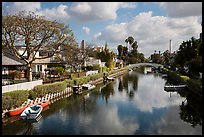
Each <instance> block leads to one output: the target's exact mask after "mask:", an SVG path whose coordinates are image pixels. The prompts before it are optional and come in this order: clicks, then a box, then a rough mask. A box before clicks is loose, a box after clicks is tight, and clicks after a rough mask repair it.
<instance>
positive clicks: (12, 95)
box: [2, 90, 30, 110]
mask: <svg viewBox="0 0 204 137" xmlns="http://www.w3.org/2000/svg"><path fill="white" fill-rule="evenodd" d="M29 92H30V90H15V91H11V92H6V93H3V94H2V109H3V110H5V109H11V108H14V107H19V106H21V105H22V103H23V102H24V101H26V100H27V99H28V96H29Z"/></svg>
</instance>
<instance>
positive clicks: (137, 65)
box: [128, 63, 163, 68]
mask: <svg viewBox="0 0 204 137" xmlns="http://www.w3.org/2000/svg"><path fill="white" fill-rule="evenodd" d="M140 66H152V67H155V68H158V67H163V65H161V64H157V63H137V64H129V66H128V67H129V68H136V67H140Z"/></svg>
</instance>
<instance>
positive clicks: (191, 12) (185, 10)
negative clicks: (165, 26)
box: [160, 2, 202, 17]
mask: <svg viewBox="0 0 204 137" xmlns="http://www.w3.org/2000/svg"><path fill="white" fill-rule="evenodd" d="M160 6H161V7H162V8H164V9H165V10H166V11H167V13H168V16H169V17H189V16H201V15H202V2H162V3H160Z"/></svg>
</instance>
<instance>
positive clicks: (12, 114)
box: [9, 106, 28, 116]
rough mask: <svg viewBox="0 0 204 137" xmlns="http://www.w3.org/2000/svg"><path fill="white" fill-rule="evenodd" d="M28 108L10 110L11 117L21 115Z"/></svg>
mask: <svg viewBox="0 0 204 137" xmlns="http://www.w3.org/2000/svg"><path fill="white" fill-rule="evenodd" d="M27 107H28V106H25V107H22V108H16V109H13V110H9V114H10V115H11V116H15V115H20V114H21V113H22V112H23V110H24V109H26V108H27Z"/></svg>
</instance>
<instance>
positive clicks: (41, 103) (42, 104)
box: [38, 101, 50, 108]
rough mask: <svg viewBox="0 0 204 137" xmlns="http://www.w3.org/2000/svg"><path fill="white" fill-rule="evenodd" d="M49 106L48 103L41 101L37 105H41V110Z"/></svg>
mask: <svg viewBox="0 0 204 137" xmlns="http://www.w3.org/2000/svg"><path fill="white" fill-rule="evenodd" d="M49 104H50V102H49V101H45V102H44V101H43V102H40V103H38V105H41V106H42V107H43V108H44V107H46V106H48V105H49Z"/></svg>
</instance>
